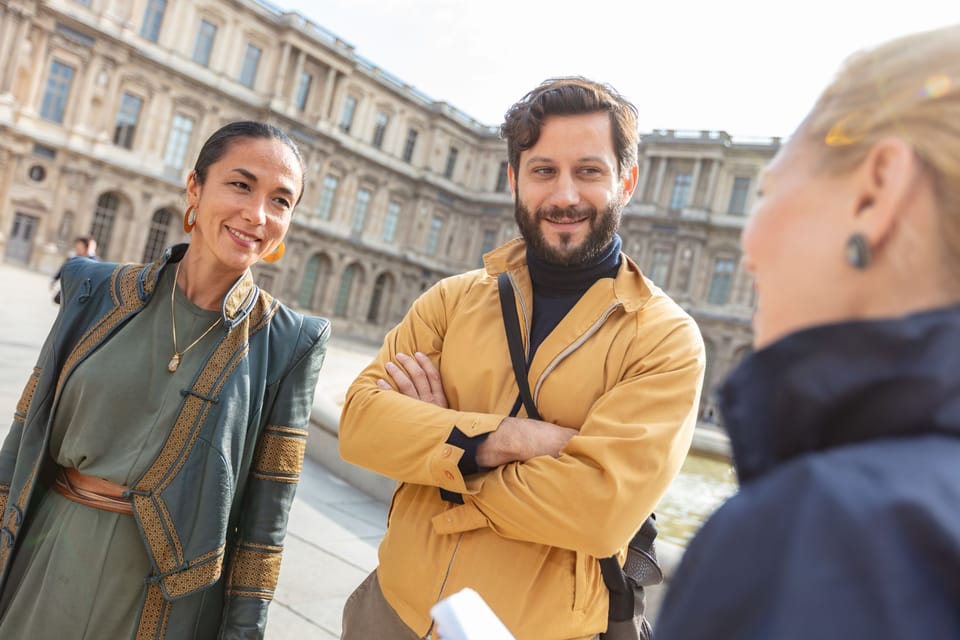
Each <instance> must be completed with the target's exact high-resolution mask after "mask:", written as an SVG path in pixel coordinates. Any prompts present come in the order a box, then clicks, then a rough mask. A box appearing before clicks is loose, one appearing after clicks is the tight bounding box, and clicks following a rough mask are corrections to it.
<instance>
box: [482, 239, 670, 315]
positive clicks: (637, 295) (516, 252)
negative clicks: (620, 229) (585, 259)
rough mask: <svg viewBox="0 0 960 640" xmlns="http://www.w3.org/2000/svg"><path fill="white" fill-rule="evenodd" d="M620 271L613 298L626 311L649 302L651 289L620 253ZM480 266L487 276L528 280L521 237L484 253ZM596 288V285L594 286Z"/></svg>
mask: <svg viewBox="0 0 960 640" xmlns="http://www.w3.org/2000/svg"><path fill="white" fill-rule="evenodd" d="M620 258H621V259H620V269H619V270H618V271H617V277H616V278H614V280H613V283H612V287H611V288H612V292H611V293H612V295H613V297H614V298H615V299H616V300H617V301H618V302H619V303H620V304H622V305H623V308H624V310H625V311H627V312H634V311H637V310H638V309H640V308H641V307H643V305H644V304H645V303H646V302H647V300H649V299H650V295H651V293H650V288H649V287H648V286H647V283H646V281H645V280H644V279H643V276H642V275H641V273H640V268H639V267H638V266H637V264H636V263H635V262H634V261H633V260H631V259H630V258H629V257H628V256H627V255H626V254H625V253H621V254H620ZM483 265H484V269H485V270H486V272H487V274H488V275H490V276H491V277H493V278H496V277H497V276H498V275H500V274H501V273H503V272H504V271H509V272H512V273H517V272H520V271H522V272H523V273H524V276H525V277H524V280H525V281H529V275H527V274H528V270H527V243H526V242H525V241H524V239H523V238H514V239H513V240H511V241H509V242H507V243H506V244H504V245H501V246H500V247H498V248H496V249H494V250H493V251H491V252H489V253H487V254H484V256H483ZM594 286H596V285H594Z"/></svg>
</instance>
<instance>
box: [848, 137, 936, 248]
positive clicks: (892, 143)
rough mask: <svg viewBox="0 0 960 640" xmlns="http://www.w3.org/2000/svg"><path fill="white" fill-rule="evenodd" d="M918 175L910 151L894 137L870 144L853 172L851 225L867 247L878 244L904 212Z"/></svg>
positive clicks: (912, 152) (908, 147)
mask: <svg viewBox="0 0 960 640" xmlns="http://www.w3.org/2000/svg"><path fill="white" fill-rule="evenodd" d="M920 171H921V166H920V159H919V158H918V157H917V155H916V154H915V153H914V151H913V147H912V146H910V145H909V144H908V143H907V142H906V141H904V140H903V139H901V138H895V137H890V138H884V139H882V140H880V141H879V142H877V143H876V144H874V145H873V147H872V148H871V149H870V151H869V152H867V156H866V158H864V159H863V161H862V162H861V163H860V166H859V167H858V168H856V169H855V170H854V180H855V188H856V190H857V191H856V196H857V199H856V201H855V205H856V207H855V211H854V216H855V218H856V219H855V220H854V221H853V225H854V226H856V227H857V228H859V229H860V230H861V232H862V233H863V234H864V235H865V236H866V237H867V240H868V241H869V243H870V245H871V246H874V247H876V246H878V245H880V244H882V243H883V242H884V241H885V240H886V239H887V237H888V236H889V234H890V233H891V232H892V231H893V229H894V228H895V227H896V224H897V221H898V219H899V217H900V216H901V215H902V214H903V213H904V212H905V211H907V210H908V207H907V204H908V202H909V200H910V198H911V197H912V195H913V191H914V188H915V186H916V180H917V178H918V177H919V172H920Z"/></svg>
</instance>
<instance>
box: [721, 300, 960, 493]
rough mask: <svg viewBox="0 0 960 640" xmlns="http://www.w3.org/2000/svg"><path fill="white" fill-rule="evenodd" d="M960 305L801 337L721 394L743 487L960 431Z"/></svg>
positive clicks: (785, 342)
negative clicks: (814, 461) (785, 465)
mask: <svg viewBox="0 0 960 640" xmlns="http://www.w3.org/2000/svg"><path fill="white" fill-rule="evenodd" d="M957 344H960V307H949V308H944V309H936V310H933V311H926V312H922V313H918V314H915V315H911V316H907V317H904V318H898V319H888V320H873V321H857V322H846V323H840V324H832V325H825V326H821V327H815V328H812V329H807V330H804V331H800V332H797V333H795V334H793V335H790V336H787V337H786V338H783V339H781V340H779V341H778V342H776V343H774V344H772V345H770V346H769V347H767V348H765V349H762V350H760V351H757V352H756V353H754V354H752V355H751V356H749V357H748V358H747V359H746V360H744V362H743V363H742V364H741V365H740V366H739V367H737V368H736V369H735V370H734V371H733V373H731V375H730V377H729V378H728V379H727V381H726V383H724V385H723V386H722V388H721V389H720V409H721V411H722V413H723V417H724V422H725V425H726V427H727V430H728V432H729V434H730V439H731V444H732V446H733V454H734V460H735V462H736V467H737V473H738V475H739V477H740V481H741V482H748V481H750V480H751V479H753V478H755V477H757V476H760V475H762V474H763V473H765V472H766V471H768V470H770V469H771V468H773V467H774V466H776V465H777V464H778V463H780V462H782V461H785V460H789V459H790V458H793V457H796V456H799V455H801V454H804V453H808V452H814V451H821V450H825V449H829V448H832V447H838V446H843V445H847V444H853V443H857V442H863V441H867V440H873V439H879V438H891V437H905V436H912V435H919V434H927V433H946V434H951V435H955V436H956V435H960V357H958V355H957V353H958V352H957Z"/></svg>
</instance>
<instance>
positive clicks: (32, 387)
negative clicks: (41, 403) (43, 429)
mask: <svg viewBox="0 0 960 640" xmlns="http://www.w3.org/2000/svg"><path fill="white" fill-rule="evenodd" d="M38 382H40V369H39V368H37V367H34V368H33V373H31V374H30V379H29V380H27V384H26V386H25V387H24V388H23V393H21V394H20V400H19V402H17V415H18V416H23V418H24V419H26V417H27V413H28V412H29V411H30V403H31V402H33V394H34V393H36V391H37V383H38Z"/></svg>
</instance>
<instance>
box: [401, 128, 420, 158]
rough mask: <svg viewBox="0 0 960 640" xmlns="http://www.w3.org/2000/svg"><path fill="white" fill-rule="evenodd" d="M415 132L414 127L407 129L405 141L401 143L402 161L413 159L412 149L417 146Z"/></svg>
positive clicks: (416, 134)
mask: <svg viewBox="0 0 960 640" xmlns="http://www.w3.org/2000/svg"><path fill="white" fill-rule="evenodd" d="M418 135H419V133H417V130H416V129H409V130H408V131H407V141H406V142H405V143H404V144H403V161H404V162H411V161H412V160H413V151H414V149H416V148H417V136H418Z"/></svg>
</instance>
